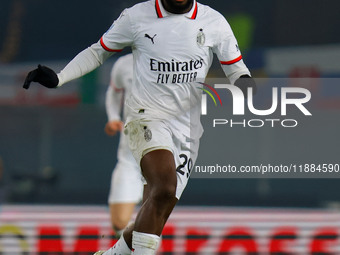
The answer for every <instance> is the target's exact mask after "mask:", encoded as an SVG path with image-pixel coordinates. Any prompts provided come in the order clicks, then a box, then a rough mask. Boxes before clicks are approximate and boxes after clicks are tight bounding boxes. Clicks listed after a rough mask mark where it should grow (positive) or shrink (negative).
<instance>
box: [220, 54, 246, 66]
mask: <svg viewBox="0 0 340 255" xmlns="http://www.w3.org/2000/svg"><path fill="white" fill-rule="evenodd" d="M241 59H242V55H240V56H239V57H238V58H235V59H233V60H230V61H221V64H222V65H232V64H235V63H237V62H238V61H240V60H241Z"/></svg>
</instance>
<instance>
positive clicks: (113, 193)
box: [108, 133, 144, 204]
mask: <svg viewBox="0 0 340 255" xmlns="http://www.w3.org/2000/svg"><path fill="white" fill-rule="evenodd" d="M117 158H118V161H117V164H116V167H115V168H114V170H113V172H112V177H111V188H110V193H109V199H108V202H109V204H117V203H139V202H140V201H141V200H142V198H143V186H144V185H143V181H142V175H141V171H140V167H139V166H138V165H137V162H136V160H135V159H134V157H133V155H132V153H131V151H130V149H129V146H128V142H127V137H126V135H124V133H121V134H120V141H119V147H118V155H117Z"/></svg>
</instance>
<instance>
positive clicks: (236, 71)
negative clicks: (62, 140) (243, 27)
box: [100, 0, 250, 121]
mask: <svg viewBox="0 0 340 255" xmlns="http://www.w3.org/2000/svg"><path fill="white" fill-rule="evenodd" d="M100 44H101V46H102V47H103V48H104V49H105V50H106V51H109V52H119V51H121V50H122V49H123V48H124V47H126V46H131V47H132V51H133V58H134V70H135V72H134V79H133V87H132V90H131V95H130V97H128V98H127V99H126V105H127V106H128V107H129V111H130V110H131V115H130V116H129V117H128V120H127V121H129V120H131V119H135V118H139V117H140V116H139V115H138V114H139V113H141V112H142V113H143V114H145V115H146V116H148V118H155V119H169V118H172V117H178V116H184V115H187V114H188V112H189V110H190V109H191V110H193V111H192V112H197V113H198V114H199V112H200V102H201V93H202V92H201V90H200V89H198V87H202V85H201V84H200V83H199V82H203V81H204V79H205V77H206V75H207V73H208V70H209V68H210V66H211V63H212V60H213V53H215V54H216V55H217V57H218V58H219V60H220V62H221V64H222V67H223V70H224V72H225V74H226V76H227V77H228V78H229V80H230V81H231V83H233V82H234V81H235V80H236V79H238V78H239V77H240V76H241V75H243V74H248V75H250V73H249V70H248V69H247V67H246V66H245V65H244V63H243V60H242V55H241V53H240V50H239V48H238V45H237V41H236V39H235V37H234V34H233V32H232V30H231V28H230V26H229V24H228V22H227V21H226V20H225V18H224V17H223V16H222V15H221V14H220V13H218V12H217V11H215V10H213V9H212V8H210V7H208V6H206V5H202V4H199V3H197V2H196V1H194V4H193V7H192V9H191V11H190V12H188V13H186V14H172V13H168V12H167V11H166V10H165V9H164V7H163V6H162V3H161V0H151V1H147V2H143V3H139V4H137V5H135V6H133V7H131V8H129V9H126V10H124V11H123V12H122V14H121V15H120V17H119V18H118V19H117V20H116V21H115V22H114V23H113V25H112V26H111V27H110V29H109V30H108V31H107V32H106V33H105V34H104V35H103V36H102V38H101V39H100ZM195 109H196V110H195ZM195 114H196V113H195ZM195 118H196V116H195Z"/></svg>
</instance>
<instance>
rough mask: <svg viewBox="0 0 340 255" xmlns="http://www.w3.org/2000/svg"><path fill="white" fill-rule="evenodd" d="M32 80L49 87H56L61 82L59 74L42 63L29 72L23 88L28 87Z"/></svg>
mask: <svg viewBox="0 0 340 255" xmlns="http://www.w3.org/2000/svg"><path fill="white" fill-rule="evenodd" d="M32 81H35V82H39V83H40V84H41V85H43V86H45V87H47V88H55V87H57V86H58V83H59V79H58V76H57V74H56V73H55V72H54V71H53V70H52V69H51V68H48V67H47V66H42V65H38V68H37V69H34V70H33V71H31V72H29V73H28V75H27V76H26V79H25V83H24V86H23V88H24V89H28V88H29V87H30V85H31V82H32Z"/></svg>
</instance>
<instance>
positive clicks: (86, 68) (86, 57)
mask: <svg viewBox="0 0 340 255" xmlns="http://www.w3.org/2000/svg"><path fill="white" fill-rule="evenodd" d="M112 54H113V53H112V52H108V51H105V50H104V49H103V48H102V46H101V45H100V44H99V43H95V44H93V45H91V46H90V47H88V48H87V49H85V50H83V51H82V52H80V53H79V54H78V55H77V56H76V57H75V58H74V59H72V60H71V61H70V62H69V63H68V64H67V65H66V66H65V68H64V69H63V70H62V71H61V72H60V73H58V79H59V83H58V87H60V86H62V85H63V84H65V83H67V82H69V81H71V80H74V79H77V78H79V77H81V76H83V75H85V74H87V73H89V72H91V71H93V70H94V69H96V68H97V67H99V66H100V65H102V64H103V63H104V61H105V60H106V59H107V58H109V57H110V56H111V55H112Z"/></svg>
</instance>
